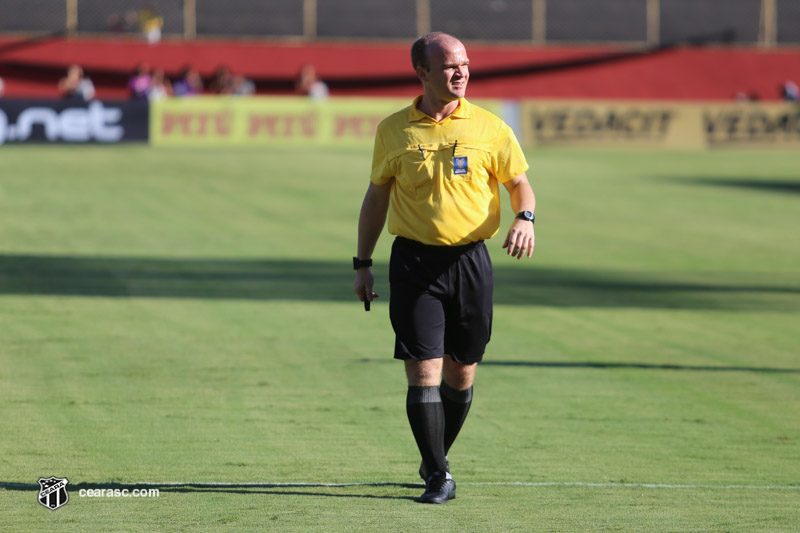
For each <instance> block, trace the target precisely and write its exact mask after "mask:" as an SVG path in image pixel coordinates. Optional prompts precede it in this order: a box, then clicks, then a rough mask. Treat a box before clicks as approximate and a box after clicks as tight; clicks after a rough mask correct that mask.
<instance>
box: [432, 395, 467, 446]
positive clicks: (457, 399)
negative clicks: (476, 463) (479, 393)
mask: <svg viewBox="0 0 800 533" xmlns="http://www.w3.org/2000/svg"><path fill="white" fill-rule="evenodd" d="M439 391H440V393H441V398H442V407H443V409H444V453H445V455H447V452H448V451H449V450H450V446H452V445H453V442H455V440H456V437H457V436H458V432H459V431H461V426H463V425H464V420H466V419H467V413H469V408H470V406H472V387H470V388H468V389H466V390H456V389H454V388H453V387H451V386H450V385H448V384H447V383H445V382H444V381H442V386H441V387H439Z"/></svg>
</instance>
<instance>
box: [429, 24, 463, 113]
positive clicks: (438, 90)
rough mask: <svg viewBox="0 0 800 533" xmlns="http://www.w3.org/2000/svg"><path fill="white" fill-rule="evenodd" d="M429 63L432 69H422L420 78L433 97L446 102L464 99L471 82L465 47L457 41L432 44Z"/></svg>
mask: <svg viewBox="0 0 800 533" xmlns="http://www.w3.org/2000/svg"><path fill="white" fill-rule="evenodd" d="M428 61H429V63H430V69H429V70H427V71H425V70H424V69H422V71H421V72H420V76H421V77H422V78H423V80H424V82H425V83H426V88H427V89H428V91H430V93H431V96H434V97H436V98H438V99H439V100H442V101H444V102H452V101H453V100H457V99H459V98H463V97H464V95H465V94H466V92H467V81H468V80H469V58H468V57H467V51H466V49H465V48H464V45H463V44H461V42H460V41H458V40H455V39H453V40H445V41H440V42H436V43H431V44H430V46H429V47H428Z"/></svg>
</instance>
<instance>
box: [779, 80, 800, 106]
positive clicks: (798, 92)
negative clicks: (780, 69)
mask: <svg viewBox="0 0 800 533" xmlns="http://www.w3.org/2000/svg"><path fill="white" fill-rule="evenodd" d="M798 97H800V89H798V88H797V84H796V83H795V82H793V81H792V80H787V81H785V82H783V86H782V87H781V98H783V99H784V100H786V101H787V102H797V100H798Z"/></svg>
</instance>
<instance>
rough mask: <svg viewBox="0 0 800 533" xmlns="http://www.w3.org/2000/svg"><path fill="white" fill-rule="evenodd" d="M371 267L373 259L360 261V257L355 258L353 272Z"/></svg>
mask: <svg viewBox="0 0 800 533" xmlns="http://www.w3.org/2000/svg"><path fill="white" fill-rule="evenodd" d="M371 266H372V259H359V258H358V257H354V258H353V270H358V269H359V268H364V267H371Z"/></svg>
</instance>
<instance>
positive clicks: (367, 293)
mask: <svg viewBox="0 0 800 533" xmlns="http://www.w3.org/2000/svg"><path fill="white" fill-rule="evenodd" d="M374 284H375V276H373V275H372V269H371V268H368V267H364V268H359V269H358V270H356V281H355V283H354V284H353V290H354V291H355V293H356V296H358V299H359V300H361V301H362V302H363V301H364V300H367V301H369V302H371V301H372V300H373V299H374V298H377V297H378V295H377V294H376V293H374V292H372V287H373V285H374Z"/></svg>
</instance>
